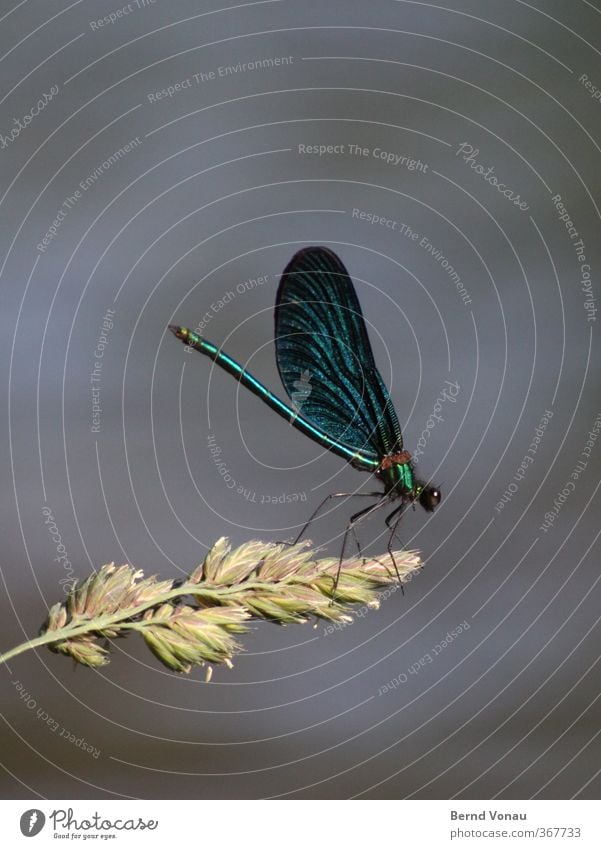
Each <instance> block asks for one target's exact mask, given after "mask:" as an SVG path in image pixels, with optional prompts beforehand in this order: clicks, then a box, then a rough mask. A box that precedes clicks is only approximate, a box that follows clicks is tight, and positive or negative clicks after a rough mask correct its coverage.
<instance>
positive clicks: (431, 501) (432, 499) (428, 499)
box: [416, 484, 441, 513]
mask: <svg viewBox="0 0 601 849" xmlns="http://www.w3.org/2000/svg"><path fill="white" fill-rule="evenodd" d="M416 490H417V497H418V498H419V503H420V504H421V505H422V507H423V508H424V510H427V511H428V512H429V513H431V512H432V510H434V508H435V507H438V505H439V504H440V499H441V494H440V490H439V489H438V487H436V486H427V485H426V486H424V485H423V484H418V485H417V487H416Z"/></svg>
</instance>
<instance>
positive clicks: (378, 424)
mask: <svg viewBox="0 0 601 849" xmlns="http://www.w3.org/2000/svg"><path fill="white" fill-rule="evenodd" d="M275 346H276V359H277V364H278V369H279V372H280V377H281V378H282V383H283V384H284V387H285V389H286V392H287V393H288V396H289V397H290V398H291V399H292V401H295V402H296V403H297V406H298V407H300V412H301V414H302V415H303V416H305V417H306V418H308V419H310V420H311V421H312V422H313V423H314V424H316V425H317V426H318V427H320V428H321V429H322V430H324V431H325V432H326V433H327V434H328V435H329V436H331V437H332V438H333V439H336V440H339V441H340V442H344V443H345V444H346V445H350V446H351V447H353V448H356V449H363V450H367V451H373V452H374V453H375V454H377V456H378V457H383V456H385V455H386V454H390V453H396V452H400V451H402V448H403V439H402V435H401V428H400V425H399V422H398V419H397V416H396V412H395V410H394V407H393V406H392V402H391V400H390V396H389V394H388V390H387V389H386V386H385V384H384V381H383V380H382V378H381V376H380V373H379V372H378V369H377V368H376V363H375V360H374V355H373V352H372V350H371V345H370V343H369V338H368V336H367V329H366V327H365V321H364V319H363V314H362V313H361V306H360V305H359V300H358V298H357V294H356V292H355V289H354V287H353V283H352V280H351V278H350V277H349V274H348V272H347V270H346V268H345V267H344V265H343V264H342V262H341V261H340V259H339V258H338V257H337V256H336V254H335V253H334V252H333V251H331V250H329V249H328V248H324V247H310V248H303V250H301V251H299V252H298V253H296V254H295V255H294V256H293V257H292V259H291V260H290V262H289V263H288V265H287V266H286V268H285V269H284V273H283V274H282V279H281V281H280V285H279V288H278V293H277V298H276V306H275Z"/></svg>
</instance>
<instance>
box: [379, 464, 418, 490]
mask: <svg viewBox="0 0 601 849" xmlns="http://www.w3.org/2000/svg"><path fill="white" fill-rule="evenodd" d="M377 475H378V477H379V479H380V480H381V481H382V483H383V484H384V489H385V491H386V492H387V493H388V492H396V493H397V494H398V495H401V494H402V493H403V492H406V493H407V494H409V493H411V494H413V493H414V488H415V478H414V476H413V468H412V466H411V463H395V464H394V465H393V466H389V467H388V468H387V469H380V470H379V471H378V472H377Z"/></svg>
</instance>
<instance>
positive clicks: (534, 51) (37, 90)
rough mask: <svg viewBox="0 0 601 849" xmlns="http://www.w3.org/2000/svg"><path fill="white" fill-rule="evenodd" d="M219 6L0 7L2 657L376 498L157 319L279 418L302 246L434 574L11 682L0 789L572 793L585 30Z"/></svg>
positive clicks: (589, 224) (596, 67)
mask: <svg viewBox="0 0 601 849" xmlns="http://www.w3.org/2000/svg"><path fill="white" fill-rule="evenodd" d="M222 6H223V4H219V3H208V2H201V3H192V2H185V0H177V1H176V2H171V3H167V2H166V1H165V0H155V2H154V3H153V2H150V0H145V2H144V0H133V2H131V3H128V4H127V5H119V3H115V2H113V3H111V2H96V3H91V2H83V0H80V2H76V3H61V2H55V3H51V4H45V3H41V2H37V3H36V2H33V0H31V2H26V3H24V4H23V3H22V4H17V5H15V6H14V8H13V4H4V6H3V9H2V15H3V17H2V25H1V29H0V48H1V68H2V86H1V100H0V110H1V111H0V116H1V117H0V164H1V172H0V175H1V184H2V185H1V191H2V194H1V200H0V216H1V218H0V222H1V223H0V228H1V229H0V232H1V234H2V246H1V256H0V263H1V265H0V272H1V275H2V286H1V289H0V299H1V301H0V323H1V325H2V332H1V334H0V346H1V360H0V361H1V363H2V384H1V386H2V410H3V415H2V419H1V424H0V428H1V439H0V451H1V460H0V463H1V469H2V479H3V487H2V491H1V502H0V522H1V530H2V554H1V556H0V567H1V574H2V580H3V585H2V592H1V605H2V615H1V618H0V622H1V623H2V636H1V646H2V648H3V649H7V648H9V647H11V646H13V645H15V644H16V643H18V642H21V641H22V640H23V639H25V638H26V637H27V636H32V635H35V633H36V632H37V629H38V627H39V625H40V623H41V621H42V620H43V618H44V616H45V614H46V609H47V606H48V605H50V604H52V603H54V602H55V601H58V600H61V599H62V598H63V597H64V592H65V587H66V586H67V584H68V581H69V580H70V579H72V578H73V577H80V578H81V577H84V576H85V575H87V574H88V573H89V572H90V571H91V569H93V568H95V567H98V566H100V565H101V564H103V563H105V562H110V561H115V562H117V563H121V562H129V563H131V564H132V565H134V566H136V567H139V568H143V569H144V570H145V571H146V572H147V573H156V574H158V575H160V576H162V577H169V576H175V575H177V574H180V573H183V572H184V570H189V569H190V568H191V567H193V566H194V565H196V564H197V563H198V562H199V561H200V560H201V559H202V558H203V556H204V554H205V552H206V550H207V548H208V547H209V546H210V545H211V544H212V543H213V542H214V541H215V540H216V539H217V538H218V537H220V536H222V535H226V536H228V537H229V538H230V539H231V540H232V542H233V543H236V544H238V543H241V542H243V541H245V540H248V539H251V538H256V537H259V538H263V539H266V540H280V539H286V538H291V537H292V536H293V535H294V533H295V530H296V529H298V528H299V527H300V525H301V524H302V523H303V522H304V520H305V519H306V518H307V516H308V515H309V513H310V512H311V510H312V509H313V508H314V507H315V506H316V505H317V504H318V502H319V501H320V500H321V499H322V498H323V497H324V495H326V494H327V493H328V492H331V491H333V490H351V491H352V490H355V489H357V488H364V489H371V488H373V482H370V480H369V478H368V477H367V476H366V475H361V474H359V473H358V472H356V471H355V470H353V469H352V468H350V467H349V466H347V465H345V464H344V463H343V462H342V461H341V460H339V459H338V458H336V457H334V456H333V455H328V454H327V453H326V452H323V451H322V450H321V449H320V448H319V447H318V446H316V445H314V444H313V443H311V442H310V441H309V440H307V439H306V438H304V437H303V436H302V435H300V434H299V433H297V432H296V431H294V430H293V429H292V428H291V427H290V426H289V425H287V424H286V423H285V422H284V421H282V420H281V419H279V418H278V417H277V416H275V415H274V414H273V413H272V412H271V411H270V410H268V409H267V408H266V407H264V406H263V405H262V404H261V402H260V401H259V400H258V399H256V398H255V397H253V396H251V395H250V394H249V393H247V392H245V391H243V390H240V389H239V387H238V386H237V385H236V383H235V382H234V381H233V380H232V379H231V378H230V377H229V376H227V375H226V374H224V373H223V372H220V371H218V370H216V369H212V368H211V363H210V362H209V361H208V360H206V359H204V358H201V357H199V356H198V355H196V354H192V353H191V354H187V353H186V351H185V350H184V348H183V347H182V346H181V344H179V343H177V342H176V340H175V339H174V338H173V337H172V336H171V334H169V333H168V332H167V330H166V328H167V325H168V324H169V323H170V322H178V323H185V324H189V325H191V326H196V325H199V324H200V323H202V326H203V332H204V333H205V334H206V335H207V337H208V338H209V339H211V340H212V341H214V342H216V343H219V344H224V345H225V348H226V350H227V351H228V352H229V353H230V354H231V355H232V356H234V357H236V358H237V359H239V360H240V361H241V362H243V363H245V364H248V367H249V368H250V369H251V371H252V372H253V373H254V374H255V375H257V377H259V378H260V379H261V380H262V381H264V382H265V383H266V384H267V385H268V386H270V387H271V388H273V389H274V391H276V392H278V393H279V394H283V390H282V387H281V385H280V382H279V378H278V375H277V369H276V365H275V359H274V349H273V324H272V322H273V318H272V309H273V303H274V297H275V292H276V288H277V283H278V279H279V275H280V273H281V271H282V269H283V268H284V266H285V264H286V263H287V261H288V260H289V258H290V257H291V255H292V253H293V252H294V251H295V250H297V249H298V248H299V247H302V246H303V245H309V244H316V243H317V244H320V243H322V244H327V245H329V246H330V247H332V248H333V249H334V250H336V251H337V252H338V253H339V254H340V256H341V257H342V259H343V261H344V262H345V264H346V265H347V267H348V269H349V271H350V273H351V275H352V276H353V278H354V280H355V282H356V287H357V291H358V294H359V297H360V300H361V303H362V306H363V308H364V312H365V317H366V320H367V322H368V325H369V328H370V335H371V339H372V343H373V346H374V350H375V353H376V357H377V360H378V363H379V365H380V367H381V371H382V374H383V375H384V377H385V379H386V381H387V383H388V384H389V386H390V388H391V393H392V397H393V399H394V402H395V406H396V408H397V410H398V413H399V417H400V419H401V423H402V426H403V430H404V434H405V441H406V446H407V448H408V449H409V450H410V451H413V452H415V453H416V454H417V457H418V464H419V469H420V473H421V474H422V476H424V477H425V478H427V479H432V480H434V481H435V482H436V483H438V484H439V485H440V487H441V488H442V492H443V502H442V504H441V506H440V508H439V509H438V510H437V511H436V512H435V513H434V514H431V515H426V514H425V513H424V512H423V511H422V510H420V509H418V510H416V511H408V513H407V515H406V517H405V519H404V521H403V526H402V532H401V536H402V539H403V542H404V543H405V545H406V546H409V547H414V548H417V549H419V550H420V551H421V552H422V555H423V557H424V559H425V561H426V566H425V568H424V569H423V571H422V573H421V574H420V575H419V576H418V577H417V578H416V579H415V580H414V581H413V582H412V583H411V584H410V586H409V587H408V588H407V591H406V594H405V596H404V597H403V596H402V595H401V593H400V592H398V593H393V594H391V595H390V597H389V598H388V599H387V600H386V601H385V602H384V603H383V605H382V607H381V609H380V611H379V612H370V614H369V615H368V616H365V617H363V618H357V619H356V620H355V621H354V622H353V624H351V625H348V626H347V627H346V628H344V629H339V630H334V629H331V628H330V629H328V628H327V626H325V625H324V624H321V623H320V624H318V625H317V627H316V628H312V627H311V625H305V626H295V627H289V628H279V627H276V626H273V625H271V626H270V625H269V624H259V625H257V626H256V627H255V628H254V629H253V631H252V633H251V634H249V635H248V636H247V637H246V638H245V646H246V649H247V651H246V652H245V653H244V654H242V655H240V656H239V657H238V659H237V662H236V665H235V667H234V669H232V670H228V669H226V668H219V669H217V670H216V671H215V675H214V679H213V681H212V682H211V683H210V684H205V683H204V681H203V676H202V673H199V672H198V671H196V672H195V673H193V674H191V675H190V676H177V675H174V674H170V673H169V672H167V671H166V670H165V669H163V668H161V667H160V665H159V664H158V662H157V661H155V659H154V658H153V657H152V656H151V655H150V654H149V652H148V651H147V650H146V648H145V647H144V646H143V645H142V642H141V640H139V639H136V638H135V637H132V638H131V639H129V640H127V641H120V642H119V643H118V644H117V645H116V647H115V650H114V654H113V659H112V662H111V664H110V665H109V666H107V667H106V668H104V669H103V670H101V671H98V672H94V671H90V670H87V669H84V668H74V667H73V665H72V664H71V662H70V661H69V660H67V659H65V658H62V657H59V656H56V655H52V654H50V653H49V652H48V651H45V650H44V651H41V652H39V653H37V654H35V653H28V654H25V655H22V656H20V657H18V658H16V659H14V660H13V661H11V662H10V664H9V665H8V666H7V667H4V668H3V669H2V677H1V692H2V717H3V731H2V756H1V761H2V765H3V767H4V770H3V773H2V795H3V796H5V797H7V798H13V797H14V798H19V797H21V798H22V797H30V796H31V797H54V798H88V797H89V798H94V797H105V798H128V797H142V798H153V797H156V798H160V797H173V798H240V797H251V798H258V797H287V798H346V797H360V798H399V797H400V798H402V797H417V798H451V797H459V798H492V797H498V798H520V797H533V796H534V797H539V798H566V797H571V796H578V797H580V798H595V797H597V796H598V795H599V791H600V787H601V779H600V777H599V759H600V754H601V739H600V737H599V731H600V725H599V719H598V717H599V704H598V699H599V695H600V694H601V687H600V684H599V677H600V676H599V665H598V660H599V643H600V640H599V637H600V632H601V629H600V627H599V597H600V595H599V586H598V581H599V556H598V554H599V543H598V535H599V530H600V523H599V509H598V502H599V496H598V487H599V481H600V478H599V469H600V464H601V445H599V444H598V443H599V442H601V440H600V439H599V438H598V436H599V432H600V431H601V420H600V419H599V416H600V414H601V398H600V393H599V362H600V357H599V354H600V350H599V338H598V337H599V331H598V326H597V325H598V315H597V301H596V299H597V298H598V297H599V296H600V293H601V283H600V282H599V280H598V269H599V267H600V262H601V251H600V248H599V244H600V240H599V218H600V210H599V202H600V192H599V164H600V163H599V153H600V144H601V121H600V118H601V100H600V98H601V62H600V56H601V52H600V51H601V7H600V6H599V4H598V2H596V0H593V2H585V0H575V2H570V3H567V2H561V0H538V3H533V4H528V3H523V2H518V0H515V2H502V0H491V2H485V3H482V2H476V0H471V2H470V1H469V0H448V2H446V3H443V4H436V5H434V4H430V3H425V2H423V3H422V2H414V0H411V2H409V0H400V2H391V0H386V2H367V0H365V1H364V2H358V0H352V2H340V0H336V2H329V0H325V2H324V0H319V2H317V1H316V0H303V2H300V1H299V2H293V0H262V2H252V3H243V4H240V5H232V6H230V7H227V8H225V7H222ZM414 234H416V235H414ZM215 446H217V447H218V448H219V449H220V452H219V453H218V455H217V456H218V457H219V460H220V463H221V464H222V465H218V464H217V463H216V462H215V459H214V458H215V456H216V454H215V452H214V451H213V452H212V451H211V447H213V448H214V447H215ZM224 469H225V471H224ZM232 482H233V483H232ZM288 496H289V497H288ZM356 505H357V502H356V501H352V502H347V503H342V504H340V503H339V504H337V505H335V506H334V507H331V508H330V509H329V511H328V512H327V514H326V515H325V516H324V518H323V519H322V520H321V521H320V522H317V523H316V524H315V525H314V526H313V528H312V531H311V533H312V536H313V539H314V540H315V541H316V542H318V543H319V544H321V545H323V546H324V547H326V549H327V550H328V551H331V552H332V553H337V551H338V548H339V545H340V533H341V532H342V530H343V528H344V524H345V521H346V519H347V517H348V516H349V515H350V513H351V512H352V511H353V510H354V509H357V506H356ZM361 537H362V540H363V543H364V545H365V547H366V549H367V550H369V551H371V552H373V553H377V552H378V551H382V550H383V549H384V546H385V542H386V537H385V535H384V528H383V524H382V520H381V518H379V517H377V518H374V520H373V521H370V522H368V523H366V525H365V526H364V527H362V530H361Z"/></svg>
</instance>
